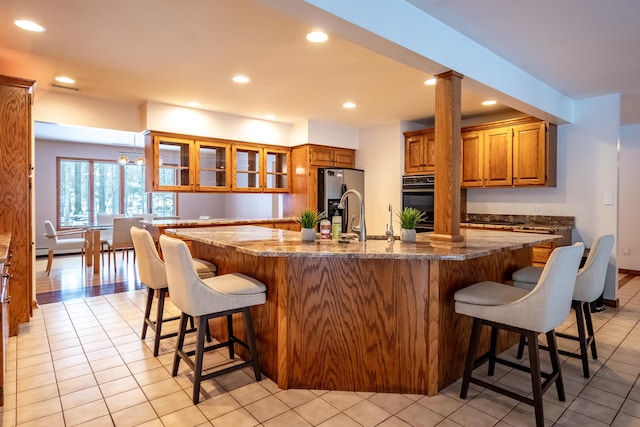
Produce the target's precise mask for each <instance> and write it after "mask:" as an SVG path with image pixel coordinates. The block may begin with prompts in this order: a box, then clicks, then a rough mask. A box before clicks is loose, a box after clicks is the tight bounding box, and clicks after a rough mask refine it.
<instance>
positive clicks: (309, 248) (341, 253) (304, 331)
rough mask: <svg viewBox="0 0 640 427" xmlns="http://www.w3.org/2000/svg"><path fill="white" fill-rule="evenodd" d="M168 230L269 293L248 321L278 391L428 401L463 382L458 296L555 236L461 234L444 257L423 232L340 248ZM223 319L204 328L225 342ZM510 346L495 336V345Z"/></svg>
mask: <svg viewBox="0 0 640 427" xmlns="http://www.w3.org/2000/svg"><path fill="white" fill-rule="evenodd" d="M176 232H177V234H178V236H179V237H180V238H183V239H188V240H191V244H192V250H193V255H194V256H196V257H199V258H205V259H208V260H211V261H212V262H215V263H216V264H217V266H218V272H219V274H224V273H231V272H242V273H245V274H248V275H251V276H253V277H255V278H257V279H258V280H261V281H262V282H264V283H265V284H266V285H267V302H266V304H264V305H263V306H259V307H254V308H253V309H252V314H253V319H254V327H255V331H256V335H257V340H258V351H259V353H260V364H261V367H262V370H263V372H264V373H265V374H266V375H267V376H268V377H270V378H271V379H273V380H274V381H275V382H276V383H277V384H278V386H279V387H281V388H283V389H287V388H304V389H322V390H349V391H371V392H394V393H415V394H427V395H434V394H436V393H437V392H438V390H439V389H441V388H443V387H445V386H447V385H448V384H450V383H452V382H454V381H455V380H457V379H458V378H460V377H461V376H462V371H463V366H464V359H465V355H466V350H467V345H468V340H469V334H470V329H471V320H470V319H468V318H465V317H464V316H459V315H457V314H456V313H455V311H454V300H453V294H454V293H455V291H457V290H458V289H461V288H463V287H466V286H469V285H471V284H473V283H475V282H478V281H482V280H494V281H499V282H504V281H506V280H508V278H510V276H511V273H512V272H513V271H515V270H517V269H518V268H521V267H523V266H526V265H530V263H531V246H532V245H534V244H538V243H540V242H542V241H546V240H548V239H550V238H551V239H552V238H553V237H550V236H549V235H535V234H527V233H512V235H511V234H506V233H500V232H492V231H483V230H468V231H466V232H465V241H466V245H467V246H466V247H464V248H459V247H456V248H452V249H451V250H446V249H443V248H442V247H441V246H439V247H438V248H433V247H431V246H430V245H429V241H428V237H427V235H423V236H419V240H418V242H417V243H416V244H405V243H401V242H399V241H396V242H395V243H393V244H389V243H387V242H386V241H383V240H369V241H367V242H365V243H362V242H357V241H354V242H351V243H348V244H340V243H333V242H328V243H324V242H323V243H319V242H315V243H302V242H300V237H299V233H297V232H292V231H284V230H268V229H264V228H260V227H223V228H216V229H213V228H212V229H190V230H176ZM505 236H506V237H505ZM220 322H222V320H220ZM220 322H219V323H215V324H214V323H212V324H211V326H212V331H213V333H214V335H215V336H220V337H224V335H225V333H226V325H225V324H224V323H220ZM234 328H237V329H238V331H241V330H242V324H241V321H240V319H239V318H238V319H236V320H234ZM487 332H488V331H487ZM484 341H485V344H484V345H485V347H486V348H488V333H487V334H486V336H485V337H484ZM515 341H516V337H514V336H510V337H509V336H505V337H502V340H501V345H502V348H505V347H506V346H510V345H511V344H513V343H514V342H515Z"/></svg>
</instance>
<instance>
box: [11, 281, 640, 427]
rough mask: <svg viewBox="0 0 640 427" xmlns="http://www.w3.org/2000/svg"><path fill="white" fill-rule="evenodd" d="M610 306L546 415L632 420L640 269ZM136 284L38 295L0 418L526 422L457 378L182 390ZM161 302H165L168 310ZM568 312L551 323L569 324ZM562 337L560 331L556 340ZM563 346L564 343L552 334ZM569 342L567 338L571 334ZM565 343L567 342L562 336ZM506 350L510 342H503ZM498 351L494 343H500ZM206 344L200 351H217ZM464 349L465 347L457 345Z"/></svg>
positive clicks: (635, 417)
mask: <svg viewBox="0 0 640 427" xmlns="http://www.w3.org/2000/svg"><path fill="white" fill-rule="evenodd" d="M619 297H620V298H619V299H620V304H621V305H620V308H618V309H612V308H608V309H607V311H605V312H603V313H598V314H595V315H594V323H595V327H596V328H597V334H596V337H597V342H598V351H599V360H598V361H592V362H591V370H592V376H591V378H590V379H584V378H583V377H582V371H581V367H580V364H579V361H578V360H577V359H568V358H563V363H562V370H563V377H564V380H565V387H566V390H567V400H566V402H559V401H558V400H557V396H556V394H555V390H554V389H553V388H551V389H550V390H549V391H548V392H547V393H546V394H545V397H544V399H545V404H544V411H545V418H546V419H547V425H555V426H566V427H570V426H580V427H588V426H607V425H613V426H640V382H639V380H638V376H639V374H640V325H639V321H640V277H636V278H634V279H633V280H631V281H630V282H629V283H627V284H626V285H625V286H624V287H622V288H621V289H620V291H619ZM144 299H145V291H133V292H128V293H120V294H112V295H104V296H99V297H92V298H86V299H76V300H70V301H66V302H61V303H55V304H48V305H42V306H41V307H40V308H38V309H37V310H35V311H34V316H33V319H32V321H31V322H30V323H28V324H23V325H21V327H20V332H19V335H18V337H17V338H16V337H12V338H11V339H10V340H9V347H8V350H9V356H8V360H7V368H8V372H7V381H6V388H5V406H4V408H3V412H2V422H3V424H2V425H4V426H6V427H9V426H14V425H17V426H46V427H56V426H78V425H91V426H92V427H100V426H113V425H116V426H134V425H141V426H149V427H155V426H187V427H188V426H211V425H213V426H233V427H244V426H247V427H249V426H257V425H262V426H267V427H275V426H278V427H280V426H311V425H314V426H316V425H317V426H323V427H328V426H339V427H351V426H365V427H368V426H383V427H400V426H435V425H438V426H459V425H463V426H499V427H506V426H531V425H534V421H533V411H532V409H531V408H530V407H529V406H527V405H523V404H516V402H515V401H513V400H510V399H508V398H506V397H504V396H500V395H496V394H495V393H492V392H490V391H487V390H484V389H482V388H479V387H475V386H473V385H472V386H471V390H470V393H469V395H470V397H469V398H468V399H466V400H461V399H460V398H459V397H458V394H459V391H460V384H459V382H457V383H454V384H452V385H451V386H449V387H447V388H446V389H444V390H442V392H441V393H440V394H438V395H437V396H434V397H427V396H422V395H403V394H382V393H357V392H340V391H322V390H280V389H279V388H278V387H277V386H276V385H275V384H274V383H273V381H271V380H269V379H263V380H262V381H261V382H259V383H256V382H255V381H254V380H253V376H252V373H251V371H250V370H244V371H236V372H235V373H232V374H228V375H226V376H222V377H218V378H217V379H216V380H209V381H207V382H205V383H203V394H202V400H201V402H200V404H198V405H193V404H192V402H191V390H192V383H191V376H190V374H188V373H186V368H185V366H184V363H183V364H182V365H181V366H182V369H181V373H180V375H178V376H177V377H175V378H172V377H171V375H170V369H171V366H170V365H171V362H172V356H173V354H172V348H171V347H172V345H173V343H174V342H173V340H165V341H164V342H163V344H162V345H161V355H160V356H159V357H157V358H154V357H153V356H152V354H151V351H150V346H151V345H152V337H153V333H152V332H151V333H150V334H149V335H148V337H147V339H146V340H145V341H141V340H140V335H139V334H140V329H141V327H140V326H141V319H142V307H143V305H144ZM175 311H176V310H175V307H172V305H171V304H170V303H168V304H167V312H168V314H176V313H175ZM572 319H573V316H570V318H569V319H568V320H567V322H566V323H565V324H564V325H563V327H562V328H559V330H565V329H568V330H571V329H572V328H575V325H574V324H573V322H572ZM565 341H566V340H560V342H561V343H564V342H565ZM562 345H564V346H566V344H562ZM570 345H574V344H570ZM568 348H571V347H568ZM505 355H506V357H511V358H513V357H514V355H515V350H514V349H510V350H508V351H507V352H505ZM503 356H504V355H503ZM216 357H217V358H222V357H223V356H221V355H213V358H211V359H209V360H208V361H207V363H215V360H214V359H215V358H216ZM460 357H464V355H460ZM491 380H492V381H498V382H500V383H502V384H505V385H510V386H511V387H513V388H514V389H516V390H522V391H524V392H528V391H529V387H530V386H529V378H528V377H527V376H526V375H525V374H523V373H521V372H519V371H514V370H511V369H506V368H504V367H501V366H500V365H498V367H497V368H496V374H495V375H494V377H492V379H491Z"/></svg>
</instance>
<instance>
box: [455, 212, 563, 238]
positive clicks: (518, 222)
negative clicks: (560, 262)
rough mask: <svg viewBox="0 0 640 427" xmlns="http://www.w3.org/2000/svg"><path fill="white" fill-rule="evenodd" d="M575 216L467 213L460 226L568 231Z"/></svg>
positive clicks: (555, 231)
mask: <svg viewBox="0 0 640 427" xmlns="http://www.w3.org/2000/svg"><path fill="white" fill-rule="evenodd" d="M574 223H575V217H572V216H549V215H505V214H467V217H466V219H465V220H463V221H462V222H461V223H460V226H462V227H467V228H486V229H494V230H505V231H539V232H541V233H556V234H560V233H567V232H568V233H570V232H571V230H572V229H573V227H574Z"/></svg>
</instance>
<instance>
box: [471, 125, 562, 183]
mask: <svg viewBox="0 0 640 427" xmlns="http://www.w3.org/2000/svg"><path fill="white" fill-rule="evenodd" d="M556 147H557V128H556V126H555V125H553V124H551V123H547V122H543V121H541V120H538V119H535V118H532V117H528V118H523V119H516V120H508V121H504V122H493V123H487V124H484V125H480V126H474V127H468V128H463V129H462V147H461V162H462V164H461V187H463V188H472V187H526V186H547V187H554V186H555V185H556V161H557V148H556Z"/></svg>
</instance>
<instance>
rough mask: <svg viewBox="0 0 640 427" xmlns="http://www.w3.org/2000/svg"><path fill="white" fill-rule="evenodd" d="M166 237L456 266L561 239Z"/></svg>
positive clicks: (215, 233)
mask: <svg viewBox="0 0 640 427" xmlns="http://www.w3.org/2000/svg"><path fill="white" fill-rule="evenodd" d="M167 233H168V234H176V235H177V236H179V237H181V238H184V239H188V240H193V241H198V242H202V243H206V244H210V245H214V246H217V247H223V248H225V247H229V248H234V249H236V250H238V251H240V252H243V253H247V254H251V255H258V256H304V257H325V256H346V257H354V258H378V259H379V258H398V259H409V258H411V259H434V260H458V261H462V260H465V259H472V258H479V257H482V256H486V255H491V254H494V253H500V252H503V251H509V250H516V249H520V248H523V247H526V246H534V245H536V244H540V243H544V242H548V241H552V240H554V239H557V238H559V236H554V235H550V234H535V233H508V234H507V233H504V232H501V231H492V230H478V229H463V230H462V231H461V233H462V235H464V237H465V241H464V242H463V244H462V245H456V246H453V247H451V246H449V247H442V246H441V245H438V246H435V245H432V244H431V242H430V240H429V235H430V233H419V234H418V237H417V241H416V243H404V242H401V241H399V240H394V242H393V243H389V242H387V241H386V240H383V239H372V240H367V241H366V242H360V241H358V240H352V241H349V243H340V242H337V241H332V240H327V241H323V240H318V239H317V240H316V241H315V242H308V243H307V242H302V241H300V233H299V232H297V231H288V230H277V229H270V228H264V227H256V226H235V227H209V228H181V229H175V230H171V229H170V230H167Z"/></svg>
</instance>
